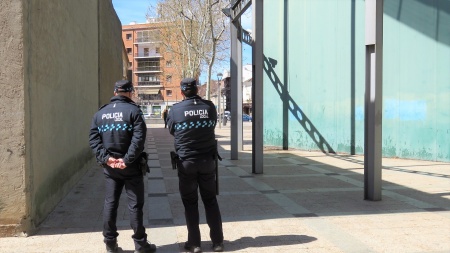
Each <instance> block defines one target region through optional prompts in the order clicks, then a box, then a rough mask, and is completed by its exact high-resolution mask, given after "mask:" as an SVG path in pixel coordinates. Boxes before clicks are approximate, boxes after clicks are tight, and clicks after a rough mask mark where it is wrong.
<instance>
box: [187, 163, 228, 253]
mask: <svg viewBox="0 0 450 253" xmlns="http://www.w3.org/2000/svg"><path fill="white" fill-rule="evenodd" d="M178 177H179V188H180V194H181V199H182V201H183V205H184V210H185V216H186V225H187V229H188V243H189V244H190V245H195V246H200V243H201V238H200V228H199V212H198V192H197V189H198V188H200V195H201V198H202V201H203V205H204V206H205V213H206V223H208V226H209V229H210V232H209V235H210V237H211V241H212V242H213V243H221V242H223V231H222V217H221V215H220V210H219V204H218V203H217V198H216V184H215V179H214V178H215V161H214V160H213V159H212V158H207V159H199V160H187V161H180V162H178Z"/></svg>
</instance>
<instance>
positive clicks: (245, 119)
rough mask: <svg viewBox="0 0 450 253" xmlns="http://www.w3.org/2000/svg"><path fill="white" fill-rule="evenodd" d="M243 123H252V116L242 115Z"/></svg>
mask: <svg viewBox="0 0 450 253" xmlns="http://www.w3.org/2000/svg"><path fill="white" fill-rule="evenodd" d="M242 121H252V116H250V115H248V114H242Z"/></svg>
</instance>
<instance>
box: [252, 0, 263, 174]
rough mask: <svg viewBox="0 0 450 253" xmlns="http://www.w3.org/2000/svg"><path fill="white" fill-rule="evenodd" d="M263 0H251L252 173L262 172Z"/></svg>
mask: <svg viewBox="0 0 450 253" xmlns="http://www.w3.org/2000/svg"><path fill="white" fill-rule="evenodd" d="M263 7H264V1H263V0H252V8H253V9H252V12H253V13H252V15H253V34H252V38H253V46H252V52H253V81H252V96H253V99H252V108H253V115H254V117H253V122H252V133H253V136H252V173H255V174H261V173H263V165H264V164H263V162H264V150H263V148H264V142H263V139H264V133H263V104H264V103H263V90H264V85H263V76H264V47H263V42H264V40H263V38H264V36H263V30H264V29H263V24H264V23H263V22H264V18H263V14H264V11H263Z"/></svg>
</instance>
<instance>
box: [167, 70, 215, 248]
mask: <svg viewBox="0 0 450 253" xmlns="http://www.w3.org/2000/svg"><path fill="white" fill-rule="evenodd" d="M180 86H181V87H180V88H181V94H182V95H183V96H184V98H185V99H184V100H183V101H181V102H180V103H177V104H174V105H173V107H172V109H171V110H170V111H169V116H168V118H167V122H168V127H169V131H170V134H172V135H173V136H174V137H175V150H176V153H177V155H178V156H179V160H178V162H177V167H178V178H179V189H180V194H181V199H182V201H183V205H184V209H185V216H186V225H187V229H188V240H187V242H186V243H185V245H184V248H185V249H187V250H189V251H191V252H201V248H200V246H201V245H200V242H201V238H200V229H199V212H198V193H197V191H198V190H197V189H198V188H200V195H201V198H202V201H203V204H204V206H205V213H206V222H207V223H208V226H209V228H210V237H211V241H212V243H213V250H214V251H215V252H220V251H223V231H222V218H221V215H220V210H219V204H218V203H217V198H216V185H215V159H214V156H215V155H217V147H216V141H215V134H214V128H215V126H216V122H217V111H216V108H215V106H214V104H213V103H212V102H211V101H209V100H203V99H202V98H201V97H199V96H198V95H197V92H198V88H197V81H196V80H195V79H193V78H185V79H183V80H182V81H181V85H180Z"/></svg>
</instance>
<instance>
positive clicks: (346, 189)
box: [279, 187, 362, 193]
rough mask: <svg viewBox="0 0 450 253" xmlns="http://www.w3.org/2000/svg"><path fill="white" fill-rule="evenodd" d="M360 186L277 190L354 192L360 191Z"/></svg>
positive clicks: (283, 191) (285, 191) (294, 191)
mask: <svg viewBox="0 0 450 253" xmlns="http://www.w3.org/2000/svg"><path fill="white" fill-rule="evenodd" d="M361 190H362V189H361V188H360V187H346V188H309V189H298V190H279V192H280V193H305V192H350V191H351V192H354V191H361Z"/></svg>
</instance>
